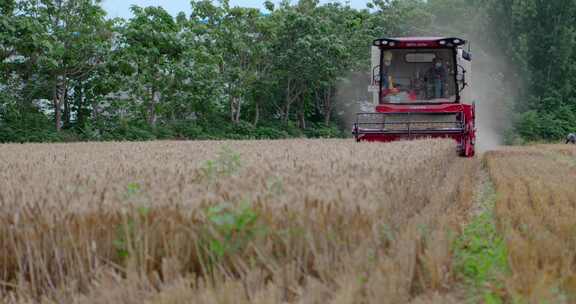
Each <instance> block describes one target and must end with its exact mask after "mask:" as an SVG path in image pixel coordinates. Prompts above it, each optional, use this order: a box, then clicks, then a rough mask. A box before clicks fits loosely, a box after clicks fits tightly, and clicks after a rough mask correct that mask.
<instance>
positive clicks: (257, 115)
mask: <svg viewBox="0 0 576 304" xmlns="http://www.w3.org/2000/svg"><path fill="white" fill-rule="evenodd" d="M254 105H255V108H254V127H256V126H258V122H259V121H260V101H259V99H258V98H256V100H255V101H254Z"/></svg>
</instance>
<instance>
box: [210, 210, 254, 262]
mask: <svg viewBox="0 0 576 304" xmlns="http://www.w3.org/2000/svg"><path fill="white" fill-rule="evenodd" d="M205 215H206V218H207V221H208V225H209V231H210V232H209V235H208V242H207V245H208V251H209V254H210V255H211V257H213V258H223V257H225V256H227V255H230V254H234V253H237V252H240V251H242V249H244V248H246V246H247V245H248V243H249V242H250V241H252V240H253V239H254V238H255V237H256V236H257V235H258V234H259V233H260V232H262V231H263V227H262V226H260V225H258V219H259V214H258V213H257V212H256V211H255V210H254V209H252V208H251V207H250V206H249V205H248V204H246V203H245V204H242V206H240V207H238V208H235V207H234V206H232V205H230V204H219V205H216V206H213V207H210V208H208V209H207V210H206V211H205Z"/></svg>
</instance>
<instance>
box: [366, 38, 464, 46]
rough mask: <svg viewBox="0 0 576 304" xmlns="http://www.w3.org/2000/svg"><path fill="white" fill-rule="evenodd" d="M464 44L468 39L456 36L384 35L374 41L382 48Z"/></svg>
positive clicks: (375, 44)
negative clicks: (389, 36)
mask: <svg viewBox="0 0 576 304" xmlns="http://www.w3.org/2000/svg"><path fill="white" fill-rule="evenodd" d="M464 44H466V40H464V39H462V38H456V37H391V38H387V37H384V38H380V39H376V40H374V43H373V45H374V46H378V47H381V48H453V47H457V46H461V45H464Z"/></svg>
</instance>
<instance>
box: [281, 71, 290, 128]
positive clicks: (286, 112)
mask: <svg viewBox="0 0 576 304" xmlns="http://www.w3.org/2000/svg"><path fill="white" fill-rule="evenodd" d="M290 84H291V81H288V85H287V86H286V102H285V104H284V113H283V114H284V117H282V119H283V120H284V123H288V120H289V119H290V105H291V104H292V96H291V95H292V87H291V85H290Z"/></svg>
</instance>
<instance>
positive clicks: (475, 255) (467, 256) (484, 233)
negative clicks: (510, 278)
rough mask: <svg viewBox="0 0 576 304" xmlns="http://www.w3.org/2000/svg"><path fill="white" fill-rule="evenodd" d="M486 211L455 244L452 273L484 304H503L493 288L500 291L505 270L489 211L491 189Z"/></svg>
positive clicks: (502, 249) (499, 239)
mask: <svg viewBox="0 0 576 304" xmlns="http://www.w3.org/2000/svg"><path fill="white" fill-rule="evenodd" d="M490 191H491V192H490V194H488V198H487V199H486V201H485V203H484V204H485V206H484V208H485V210H484V211H483V212H482V213H481V214H480V215H478V216H476V217H475V218H474V219H473V220H472V222H470V224H468V226H466V227H465V228H464V232H463V233H462V235H461V236H460V237H459V238H457V240H456V242H455V262H454V264H455V269H456V272H457V273H458V274H460V275H461V276H462V277H463V278H464V280H465V281H466V283H467V285H468V286H469V287H470V289H471V292H472V293H474V294H476V295H479V296H480V297H481V298H482V301H483V303H502V300H501V299H500V297H499V296H498V295H497V294H495V293H494V289H493V288H487V286H488V287H490V286H492V287H497V288H499V287H501V286H500V285H501V282H500V281H499V275H500V274H503V273H505V272H506V271H507V269H508V260H507V258H508V252H507V249H506V243H505V241H504V239H503V238H502V236H501V235H500V234H499V233H498V231H497V230H496V225H495V221H494V214H493V212H492V208H493V206H494V202H495V194H494V193H493V191H494V190H493V189H492V188H490Z"/></svg>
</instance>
